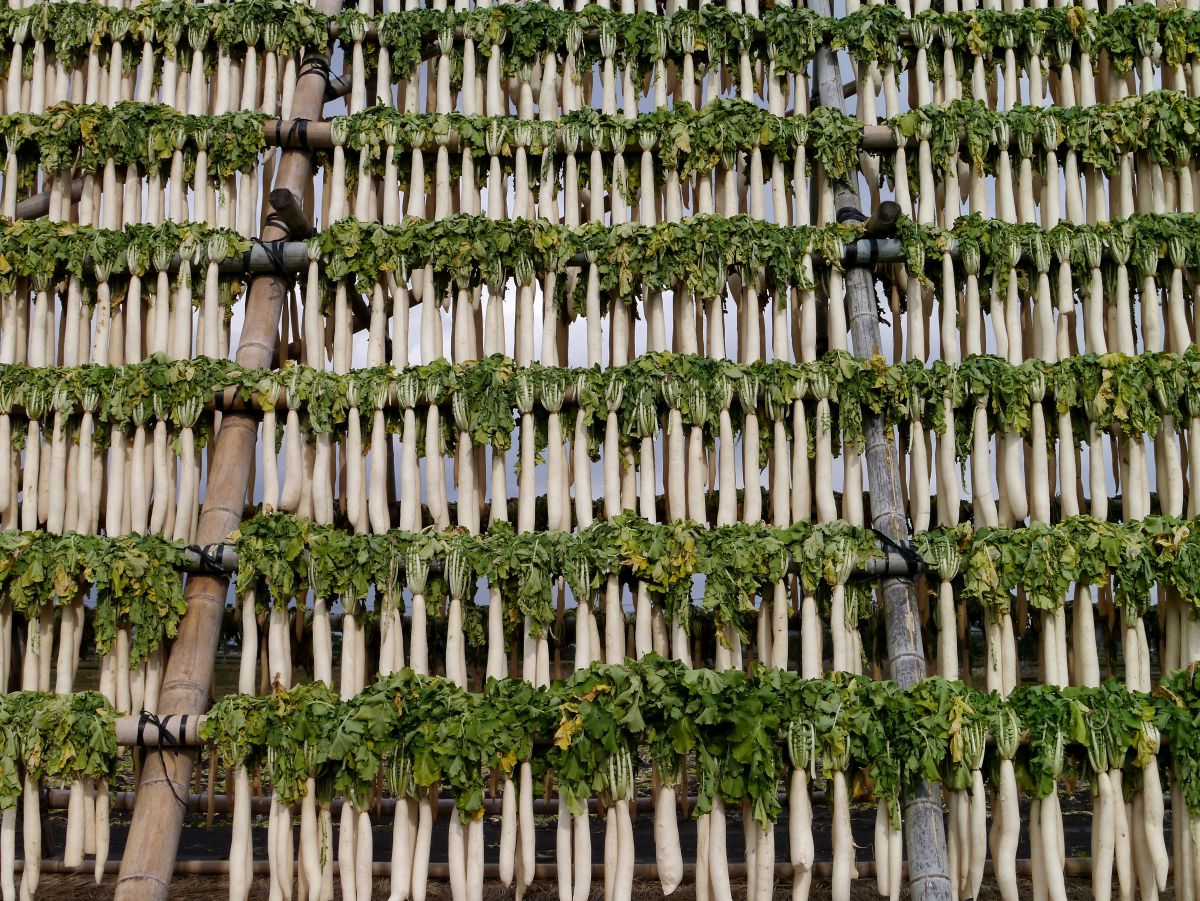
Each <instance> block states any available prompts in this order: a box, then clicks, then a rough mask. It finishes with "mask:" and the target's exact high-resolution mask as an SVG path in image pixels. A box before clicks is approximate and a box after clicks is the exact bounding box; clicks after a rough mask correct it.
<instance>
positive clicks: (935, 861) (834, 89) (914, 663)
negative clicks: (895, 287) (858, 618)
mask: <svg viewBox="0 0 1200 901" xmlns="http://www.w3.org/2000/svg"><path fill="white" fill-rule="evenodd" d="M808 8H809V9H811V10H812V11H813V12H814V13H816V14H817V15H819V16H830V15H832V9H831V8H830V2H829V0H809V4H808ZM815 64H816V65H815V68H816V73H815V74H816V78H817V90H818V96H819V97H820V101H821V105H822V106H825V107H832V108H834V109H842V99H843V92H842V78H841V72H840V70H839V67H838V60H837V56H836V55H835V54H834V52H833V50H832V49H831V48H830V47H829V45H827V44H826V45H822V46H821V47H819V48H817V54H816V61H815ZM847 207H848V208H851V209H853V210H854V211H855V212H859V197H858V185H857V184H845V183H839V184H837V185H836V186H835V188H834V209H836V210H839V211H841V210H843V209H845V208H847ZM845 284H846V296H847V297H848V299H849V307H850V309H849V320H850V335H851V340H852V342H853V347H854V353H855V354H856V355H857V356H860V357H866V358H870V357H873V356H875V355H876V354H878V353H879V352H880V348H881V341H880V335H879V318H878V308H877V301H876V297H875V279H874V277H873V276H872V274H871V270H870V269H868V268H866V267H864V266H853V267H851V268H849V269H847V271H846V281H845ZM863 419H864V422H863V428H864V432H865V437H866V455H867V473H868V476H869V478H870V485H871V490H870V504H871V524H872V525H873V526H874V527H875V528H876V529H878V530H879V531H880V532H881V533H883V534H884V535H886V536H887V537H888V538H890V539H892V540H893V541H903V540H905V539H907V538H908V537H909V536H908V523H907V521H906V520H905V517H904V507H903V502H902V495H901V493H900V480H899V474H898V471H897V470H898V466H897V461H896V455H895V442H894V441H892V440H890V438H891V436H890V435H889V434H888V431H887V430H885V427H884V423H883V417H881V416H879V415H865V416H864V417H863ZM883 611H884V618H885V624H886V629H887V645H888V672H889V675H890V676H891V678H892V679H893V680H894V681H895V682H896V683H897V684H898V685H900V686H901V687H902V688H906V687H908V686H909V685H912V684H913V683H914V682H919V681H921V680H922V679H924V678H925V654H924V650H923V649H922V647H921V629H920V618H919V615H918V612H917V594H916V590H915V588H914V587H913V581H912V577H911V576H907V575H904V576H889V577H888V578H885V579H884V580H883ZM903 807H904V845H905V851H906V852H907V855H908V878H909V886H910V890H911V893H912V897H913V899H914V901H950V897H951V892H950V877H949V875H948V867H947V862H946V831H945V828H944V826H943V819H942V793H941V787H940V786H937V785H934V784H931V783H928V782H922V783H921V785H920V786H919V787H918V789H917V790H916V791H914V792H909V793H906V796H905V798H904V803H903Z"/></svg>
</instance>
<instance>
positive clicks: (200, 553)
mask: <svg viewBox="0 0 1200 901" xmlns="http://www.w3.org/2000/svg"><path fill="white" fill-rule="evenodd" d="M210 547H212V545H199V544H189V545H188V547H187V549H188V551H190V552H191V553H193V554H195V555H196V557H197V558H198V559H199V561H200V569H201V570H202V571H203V572H205V573H207V574H209V575H214V576H223V575H225V567H224V566H222V565H221V558H220V551H218V552H217V554H218V555H217V556H214V555H213V554H212V552H211V551H209V548H210Z"/></svg>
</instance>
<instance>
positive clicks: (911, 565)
mask: <svg viewBox="0 0 1200 901" xmlns="http://www.w3.org/2000/svg"><path fill="white" fill-rule="evenodd" d="M871 531H872V532H874V533H875V536H876V537H877V538H878V539H879V543H880V544H881V545H882V546H883V549H884V550H885V551H888V552H893V551H894V552H895V553H896V554H899V555H900V557H901V558H903V560H904V562H905V563H906V564H908V574H909V575H910V576H915V575H917V574H918V573H920V572H921V570H922V569H923V568H924V566H925V560H924V559H923V558H922V557H921V555H920V554H918V553H917V552H916V550H915V549H914V548H913V546H912V544H911V543H910V542H907V541H905V542H903V543H902V542H899V541H897V540H896V539H895V538H893V537H892V536H891V535H887V534H885V533H884V532H881V531H879V529H874V528H873V529H871Z"/></svg>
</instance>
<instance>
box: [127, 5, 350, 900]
mask: <svg viewBox="0 0 1200 901" xmlns="http://www.w3.org/2000/svg"><path fill="white" fill-rule="evenodd" d="M318 9H319V11H320V12H322V13H324V14H325V15H329V16H333V15H336V14H337V13H338V12H339V11H340V10H341V3H340V0H321V2H320V3H319V4H318ZM309 56H310V58H311V57H317V58H319V59H320V60H321V61H322V62H323V63H325V64H326V65H324V66H320V65H318V66H312V67H308V66H305V67H303V68H302V69H301V74H300V76H299V77H298V78H297V81H296V93H295V100H294V106H293V110H294V114H295V115H296V116H298V117H305V118H309V119H320V118H321V117H322V115H323V114H324V107H325V87H326V81H325V76H324V75H323V74H321V72H322V71H325V70H327V64H328V56H327V55H324V54H313V53H310V54H309ZM312 174H313V173H312V158H311V157H310V156H309V154H308V152H307V151H304V150H289V151H285V152H284V153H283V154H282V157H281V159H280V164H279V169H278V175H277V176H276V179H275V187H276V188H286V189H288V190H290V191H291V192H292V193H294V194H296V195H297V196H301V197H303V196H305V194H306V192H307V189H308V186H309V183H310V182H311V181H312ZM286 237H288V235H287V233H286V232H285V231H284V230H283V228H281V227H280V226H279V225H276V224H275V223H274V222H272V221H271V220H268V221H267V223H266V225H265V227H264V228H263V231H262V240H263V241H278V240H281V239H283V238H286ZM289 290H290V282H289V281H287V280H285V279H282V278H280V277H278V276H276V275H273V274H270V275H269V274H262V275H258V276H256V277H255V278H254V280H253V281H252V282H251V284H250V291H249V295H248V297H247V300H246V321H245V325H244V326H243V328H242V334H241V339H240V341H239V344H238V349H237V357H236V359H237V361H238V363H240V364H241V365H243V366H246V367H250V368H255V369H263V368H266V367H268V366H270V365H271V358H272V355H273V354H274V352H275V345H276V344H277V342H278V334H279V319H280V313H281V312H282V310H283V305H284V302H285V300H286V298H287V295H288V292H289ZM257 442H258V422H257V420H256V419H255V418H254V417H252V416H249V415H247V414H244V413H229V414H226V415H225V417H224V418H223V420H222V423H221V430H220V431H219V432H218V433H217V436H216V439H215V444H214V447H213V460H212V467H211V470H210V473H209V479H208V491H207V494H206V496H205V499H204V507H203V509H202V510H201V513H200V519H199V522H198V526H197V531H196V536H197V543H199V544H214V543H217V542H222V541H226V540H227V539H228V538H229V535H230V533H231V532H233V531H234V530H235V529H236V528H237V527H238V525H239V524H240V523H241V518H242V511H243V509H244V503H245V499H246V491H247V488H248V487H249V481H250V469H251V466H252V465H253V462H254V457H255V453H256V448H257ZM228 587H229V579H228V577H227V576H224V575H193V576H191V577H190V578H189V579H188V581H187V585H186V588H185V597H186V599H187V614H186V615H185V616H184V618H183V621H182V622H181V623H180V628H179V635H178V637H177V638H176V640H175V644H174V647H173V649H172V652H171V656H170V659H169V660H168V661H167V669H166V674H165V677H164V679H163V687H162V694H161V696H160V701H159V709H160V710H163V711H166V712H169V713H173V714H183V713H187V714H199V713H202V712H204V711H205V710H206V709H207V706H208V696H209V689H210V687H211V685H212V676H213V666H214V663H215V661H216V650H217V642H218V639H219V636H220V630H221V623H222V620H223V619H224V615H225V595H226V592H227V590H228ZM195 763H196V752H195V751H193V750H181V751H170V752H164V753H163V754H161V755H160V754H154V755H150V756H149V757H148V758H147V760H146V763H145V766H144V767H143V769H142V781H141V785H140V788H139V797H138V803H137V805H136V807H135V808H134V811H133V819H132V822H131V824H130V828H129V843H128V845H127V846H126V851H125V855H124V857H123V858H122V860H121V869H120V876H119V878H118V880H117V888H116V894H115V897H116V898H117V899H118V901H166V898H167V897H168V896H169V895H170V888H171V873H172V871H173V869H174V866H175V858H176V855H177V852H178V850H179V833H180V829H181V828H182V827H183V816H184V813H185V812H186V805H184V804H181V803H180V802H179V796H180V795H186V794H187V792H188V785H189V783H190V782H191V774H192V768H193V767H194V766H195Z"/></svg>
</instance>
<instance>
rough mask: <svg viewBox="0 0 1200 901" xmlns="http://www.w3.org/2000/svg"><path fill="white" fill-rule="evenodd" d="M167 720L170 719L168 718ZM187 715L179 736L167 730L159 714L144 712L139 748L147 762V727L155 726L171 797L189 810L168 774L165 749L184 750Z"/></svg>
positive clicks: (181, 718) (141, 721) (139, 727)
mask: <svg viewBox="0 0 1200 901" xmlns="http://www.w3.org/2000/svg"><path fill="white" fill-rule="evenodd" d="M167 719H170V717H169V716H168V717H167ZM187 720H188V718H187V714H186V713H185V714H183V716H181V717H180V720H179V734H178V735H177V736H176V735H172V734H171V732H170V730H169V729H167V726H166V723H165V722H164V721H163V720H162V719H160V718H159V716H158V714H155V713H151V712H150V711H148V710H143V711H142V713H141V716H140V717H139V718H138V730H137V746H138V749H139V750H140V751H141V752H142V759H143V760H145V753H146V751H147V750H149V746H148V745H147V744H146V726H147V725H150V726H154V728H156V729H157V730H158V746H157V749H156V750H157V751H158V761H159V763H161V764H162V768H163V776H164V777H165V778H166V780H167V787H168V788H170V789H171V795H172V796H173V797H174V798H175V800H176V801H178V802H179V803H180V805H181V806H182V807H184V808H185V809H186V808H187V801H185V800H184V799H183V798H181V797H179V792H177V791H175V783H174V782H172V781H171V777H170V775H169V774H168V773H167V753H166V751H164V750H163V749H164V748H167V747H169V748H170V749H171V750H172V751H177V750H180V749H182V748H183V741H182V740H183V739H184V738H186V737H187Z"/></svg>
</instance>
